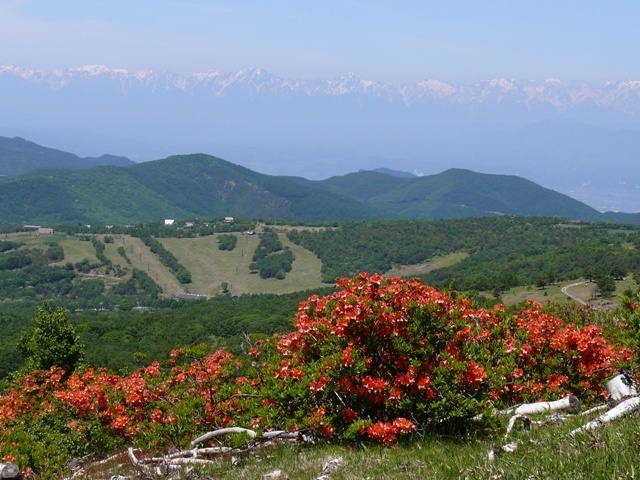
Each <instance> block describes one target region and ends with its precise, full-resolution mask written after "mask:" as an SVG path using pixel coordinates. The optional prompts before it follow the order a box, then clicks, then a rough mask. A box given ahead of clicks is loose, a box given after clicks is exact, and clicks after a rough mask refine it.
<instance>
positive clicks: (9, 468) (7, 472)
mask: <svg viewBox="0 0 640 480" xmlns="http://www.w3.org/2000/svg"><path fill="white" fill-rule="evenodd" d="M19 475H20V467H18V465H16V464H15V463H12V462H8V463H0V478H17V477H18V476H19Z"/></svg>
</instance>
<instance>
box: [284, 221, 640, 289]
mask: <svg viewBox="0 0 640 480" xmlns="http://www.w3.org/2000/svg"><path fill="white" fill-rule="evenodd" d="M288 237H289V239H290V240H292V241H293V242H294V243H297V244H300V245H302V246H304V247H305V248H307V249H309V250H311V251H312V252H314V253H315V254H316V255H318V257H319V258H320V259H321V260H322V274H323V279H324V280H325V281H327V282H331V281H334V280H335V279H336V278H337V277H339V276H352V275H355V274H357V273H358V272H361V271H368V272H379V273H385V272H387V271H389V270H390V269H391V268H392V266H394V265H412V264H418V263H421V262H426V261H428V260H430V259H433V258H434V257H437V256H440V255H446V254H450V253H454V252H466V253H468V254H469V257H468V258H466V259H464V260H462V261H461V262H459V263H457V264H456V265H453V266H450V267H447V268H443V269H438V270H435V271H433V272H430V273H428V274H426V275H425V276H424V278H423V280H424V281H425V282H426V283H430V284H433V285H435V286H439V287H444V286H447V285H449V284H450V283H451V282H452V281H454V280H455V282H456V286H457V288H459V289H462V290H492V291H494V290H505V289H507V288H510V287H515V286H519V285H536V284H540V283H544V282H547V283H552V282H555V281H559V280H563V279H571V278H579V277H587V278H597V277H601V276H612V277H614V278H617V277H619V276H620V275H622V276H624V275H626V274H627V273H630V272H638V271H640V254H639V253H638V249H637V248H636V246H639V245H640V229H638V228H637V227H635V226H629V225H625V226H619V225H618V226H616V225H611V224H605V223H577V222H571V223H569V222H566V221H565V220H562V219H558V218H544V217H506V216H505V217H498V218H473V219H459V220H458V219H449V220H436V221H424V220H416V221H411V222H407V221H397V220H389V221H378V222H358V223H345V224H342V225H340V226H339V227H338V228H332V229H326V230H322V231H318V230H297V229H296V230H293V231H291V232H289V233H288ZM637 278H640V276H637Z"/></svg>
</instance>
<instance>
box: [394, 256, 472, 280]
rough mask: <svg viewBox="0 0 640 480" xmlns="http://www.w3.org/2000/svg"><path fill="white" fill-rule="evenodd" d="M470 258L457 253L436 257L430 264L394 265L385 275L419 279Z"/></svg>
mask: <svg viewBox="0 0 640 480" xmlns="http://www.w3.org/2000/svg"><path fill="white" fill-rule="evenodd" d="M468 257H469V254H468V253H466V252H457V253H450V254H449V255H443V256H441V257H436V258H434V259H432V260H429V261H428V262H424V263H420V264H418V265H394V266H393V268H391V270H389V271H388V272H387V273H385V277H404V278H411V277H417V276H419V275H424V274H425V273H429V272H431V271H433V270H437V269H438V268H445V267H450V266H451V265H455V264H456V263H458V262H461V261H462V260H464V259H465V258H468Z"/></svg>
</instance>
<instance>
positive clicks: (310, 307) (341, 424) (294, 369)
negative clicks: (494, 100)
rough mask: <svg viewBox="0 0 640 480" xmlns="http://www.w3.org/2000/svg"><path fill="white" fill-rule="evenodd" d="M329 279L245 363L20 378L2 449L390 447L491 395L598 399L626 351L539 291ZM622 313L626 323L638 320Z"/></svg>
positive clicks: (64, 456) (40, 455) (222, 354)
mask: <svg viewBox="0 0 640 480" xmlns="http://www.w3.org/2000/svg"><path fill="white" fill-rule="evenodd" d="M338 287H339V289H338V290H337V291H336V292H335V293H333V294H332V295H329V296H326V297H318V296H315V295H314V296H312V297H310V298H309V299H308V300H307V301H305V302H302V303H301V304H300V306H299V309H298V313H297V316H296V325H295V326H296V328H295V331H293V332H291V333H289V334H285V335H280V336H274V337H272V338H271V339H269V340H267V341H257V342H255V344H254V345H253V346H252V347H251V348H250V349H249V350H248V356H247V357H246V358H245V359H244V360H242V361H241V360H240V359H239V358H235V357H234V356H232V355H231V354H230V353H228V352H226V351H225V350H219V351H217V352H215V353H212V354H210V355H203V356H202V358H199V359H197V360H191V361H188V360H187V357H186V354H185V352H184V351H183V350H174V351H172V352H171V357H170V358H169V360H168V361H167V363H166V365H160V364H159V363H158V362H154V363H152V364H151V365H150V366H148V367H146V368H143V369H141V370H140V371H138V372H134V373H132V374H130V375H127V376H120V375H114V374H110V373H108V372H106V371H105V370H102V369H91V368H89V369H85V370H82V371H75V372H73V373H72V374H71V375H68V374H67V373H66V372H65V371H64V370H62V369H60V368H57V367H54V368H52V369H50V370H48V371H35V372H32V373H30V374H28V375H24V376H22V377H20V378H18V379H16V380H15V381H14V384H13V386H12V387H11V388H10V389H9V390H8V391H6V392H5V393H4V394H3V395H1V396H0V457H6V458H9V457H7V456H12V457H11V458H15V459H16V461H18V463H19V464H21V465H24V466H30V467H32V468H34V470H35V471H36V472H38V471H42V470H43V469H44V468H51V469H57V468H60V467H61V466H63V465H64V464H65V462H66V461H67V460H68V459H69V457H71V456H82V455H84V454H87V453H91V452H96V451H98V452H100V451H102V452H107V451H109V450H112V449H114V448H116V447H122V446H125V445H133V446H139V447H143V448H150V447H161V446H167V445H176V446H182V447H186V445H187V444H188V443H189V442H190V441H191V440H192V439H193V438H195V437H196V436H198V435H200V434H201V433H203V432H205V431H208V430H211V429H215V428H219V427H225V426H231V425H236V426H243V427H250V428H253V429H257V430H267V429H272V428H276V429H281V428H288V429H296V430H297V429H311V430H313V431H315V432H316V433H317V434H319V435H322V436H324V437H326V438H335V439H347V440H349V439H370V440H373V441H379V442H382V443H386V444H388V443H393V442H395V441H397V439H398V438H399V436H400V435H403V434H410V433H412V432H415V431H416V430H421V429H424V428H427V427H428V426H429V425H437V426H439V427H440V428H445V427H449V426H453V425H454V424H456V423H458V422H459V423H460V424H464V423H465V421H466V420H467V419H469V418H470V417H472V416H475V415H477V414H479V413H482V412H483V411H484V410H485V409H487V408H490V407H493V406H496V407H503V406H508V405H513V404H514V403H517V402H522V401H535V400H540V399H547V400H552V399H555V398H559V397H562V396H564V395H566V394H568V393H573V394H575V395H577V396H578V397H579V398H580V399H581V400H582V401H588V400H590V399H594V398H595V397H597V396H600V395H602V394H603V383H604V380H605V379H606V378H607V377H608V376H610V375H612V374H613V373H614V372H615V369H616V368H617V367H622V366H624V365H625V363H626V362H629V361H630V360H631V357H632V352H631V350H630V349H628V348H621V347H618V346H615V345H614V344H612V343H611V342H609V341H607V339H605V337H604V335H603V331H602V329H601V328H600V327H598V326H594V325H588V324H587V325H584V326H581V327H578V326H576V325H574V324H573V323H568V322H565V321H564V320H562V319H561V318H560V317H559V316H557V315H554V314H551V313H548V312H545V311H543V309H542V307H541V306H540V305H538V304H535V303H530V304H528V305H527V307H526V308H525V309H524V310H523V311H521V312H519V313H516V314H508V313H506V312H505V311H504V308H503V307H502V306H500V305H498V306H496V307H494V308H492V309H485V308H477V307H475V306H474V305H473V304H472V302H471V301H470V300H469V299H467V298H464V297H459V296H458V295H457V294H456V293H455V292H450V293H448V292H441V291H438V290H436V289H434V288H432V287H429V286H426V285H423V284H421V283H420V282H419V281H417V280H402V279H399V278H390V279H384V278H383V277H381V276H380V275H371V276H369V275H367V274H361V275H360V276H359V277H357V278H355V279H341V280H339V282H338ZM628 310H629V312H631V313H628V314H627V317H625V320H626V322H628V323H629V324H630V325H631V326H630V328H629V331H632V332H635V331H640V327H638V328H636V327H637V325H640V322H638V321H637V319H638V317H639V315H638V314H637V313H635V310H632V309H628ZM625 331H626V330H625ZM194 351H195V350H194ZM202 353H203V354H204V352H202ZM67 377H68V378H67ZM65 379H66V380H65ZM53 471H54V472H55V471H56V470H53Z"/></svg>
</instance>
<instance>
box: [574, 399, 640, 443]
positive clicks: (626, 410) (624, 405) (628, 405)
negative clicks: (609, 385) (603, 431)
mask: <svg viewBox="0 0 640 480" xmlns="http://www.w3.org/2000/svg"><path fill="white" fill-rule="evenodd" d="M638 409H640V397H631V398H629V399H627V400H624V401H622V402H620V403H619V404H618V405H616V406H615V407H613V408H612V409H610V410H608V411H607V412H605V413H604V414H602V415H600V416H599V417H597V418H595V419H593V420H591V421H590V422H588V423H586V424H584V425H583V426H582V427H580V428H576V429H575V430H573V431H571V432H570V433H569V435H571V436H573V435H575V434H577V433H580V432H587V431H589V430H593V429H595V428H598V427H599V426H601V425H604V424H605V423H609V422H612V421H613V420H616V419H618V418H621V417H624V416H626V415H628V414H630V413H631V412H634V411H636V410H638Z"/></svg>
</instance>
